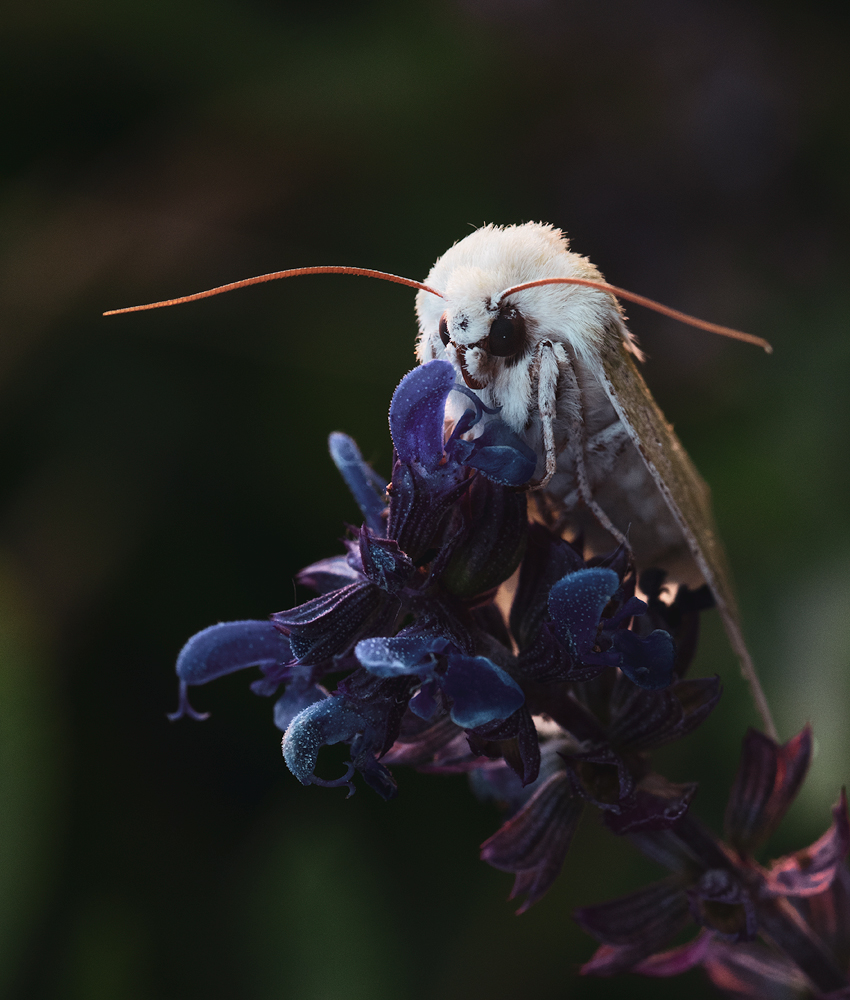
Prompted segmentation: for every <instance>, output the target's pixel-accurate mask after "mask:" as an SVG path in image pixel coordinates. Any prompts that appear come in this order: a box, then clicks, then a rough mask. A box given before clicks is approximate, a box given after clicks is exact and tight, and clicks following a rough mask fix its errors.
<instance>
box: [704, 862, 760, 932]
mask: <svg viewBox="0 0 850 1000" xmlns="http://www.w3.org/2000/svg"><path fill="white" fill-rule="evenodd" d="M688 905H689V906H690V910H691V915H692V916H693V918H694V920H696V922H697V923H699V924H702V926H703V927H708V928H709V929H710V930H712V931H714V933H715V934H719V935H720V936H721V937H723V938H725V939H726V940H727V941H752V939H753V938H754V937H755V936H756V932H757V931H758V921H757V919H756V908H755V904H754V902H753V900H752V898H751V896H750V894H749V891H748V890H747V889H746V888H745V887H744V886H743V885H741V883H740V882H739V881H738V879H737V878H736V876H735V875H734V874H733V873H732V872H731V871H729V870H728V869H726V868H710V869H709V870H708V871H705V872H703V873H702V875H701V876H700V877H699V880H698V881H697V883H696V885H694V886H692V887H691V888H689V889H688Z"/></svg>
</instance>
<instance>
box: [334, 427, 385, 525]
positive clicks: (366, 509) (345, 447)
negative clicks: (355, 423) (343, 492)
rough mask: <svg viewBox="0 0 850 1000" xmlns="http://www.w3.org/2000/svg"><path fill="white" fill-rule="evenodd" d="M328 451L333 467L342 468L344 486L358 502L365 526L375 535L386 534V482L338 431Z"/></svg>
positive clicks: (351, 442)
mask: <svg viewBox="0 0 850 1000" xmlns="http://www.w3.org/2000/svg"><path fill="white" fill-rule="evenodd" d="M328 449H329V451H330V453H331V458H332V459H333V462H334V465H335V466H336V467H337V469H339V471H340V475H341V476H342V478H343V479H344V480H345V485H346V486H347V487H348V488H349V489H350V490H351V495H352V496H353V497H354V499H355V501H356V502H357V506H358V507H359V508H360V510H361V512H362V514H363V518H364V520H365V521H366V524H367V525H368V526H369V527H370V528H371V529H372V531H374V532H375V533H376V534H379V535H382V534H384V532H385V531H386V521H385V519H384V510H385V508H386V506H387V503H386V500H385V498H384V490H386V488H387V484H386V482H384V480H382V479H381V477H380V476H378V475H377V473H376V472H375V471H374V470H373V469H372V468H371V466H369V465H368V464H367V463H366V462H364V461H363V456H362V455H361V454H360V449H359V448H358V447H357V445H356V443H355V442H354V440H353V439H352V438H350V437H349V436H348V435H347V434H340V433H339V432H336V433H334V434H331V436H330V437H329V438H328Z"/></svg>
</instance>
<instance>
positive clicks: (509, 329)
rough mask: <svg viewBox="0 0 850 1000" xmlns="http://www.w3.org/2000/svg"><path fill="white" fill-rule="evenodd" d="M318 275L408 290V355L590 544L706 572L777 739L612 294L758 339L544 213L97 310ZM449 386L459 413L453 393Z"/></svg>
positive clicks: (697, 497)
mask: <svg viewBox="0 0 850 1000" xmlns="http://www.w3.org/2000/svg"><path fill="white" fill-rule="evenodd" d="M318 273H347V274H359V275H365V276H368V277H380V278H384V279H386V280H390V281H395V282H399V283H401V284H405V285H410V286H413V287H415V288H417V289H418V294H417V297H416V312H417V317H418V321H419V337H418V341H417V345H416V356H417V359H418V360H419V362H420V363H425V362H427V361H430V360H433V359H435V358H444V359H446V360H448V361H449V362H451V364H452V365H453V366H454V368H455V370H456V372H457V375H458V382H463V383H464V384H465V385H466V387H467V388H468V389H470V390H472V392H474V393H475V394H476V395H477V396H478V397H479V398H480V399H481V401H482V402H483V403H484V404H486V406H487V407H489V408H491V409H494V410H497V411H498V415H499V417H500V418H501V419H502V420H504V421H505V422H506V423H507V424H508V426H510V428H511V429H512V430H514V431H515V432H516V433H518V434H520V435H521V436H522V437H524V439H525V440H526V442H527V443H528V444H529V445H530V446H531V447H532V448H533V449H534V451H535V452H536V454H537V455H538V465H537V470H536V474H535V480H534V483H533V487H534V488H536V489H537V490H540V491H545V493H546V494H547V495H548V497H549V498H551V500H552V501H554V503H555V504H557V505H558V507H559V509H560V510H561V511H562V512H563V521H564V523H565V526H567V525H568V526H569V528H570V529H571V530H573V531H581V532H582V533H583V535H584V537H585V539H586V540H587V542H588V544H589V546H590V547H591V548H592V549H595V550H597V551H606V550H608V549H610V548H611V547H612V543H613V544H618V543H619V544H624V545H627V546H628V547H629V548H630V549H631V551H632V553H633V555H634V558H635V562H636V564H637V566H638V567H639V568H648V567H658V568H660V569H664V570H666V571H667V573H668V578H669V579H670V581H671V582H673V583H683V584H687V585H689V586H695V585H699V584H701V583H703V582H704V583H706V584H708V586H709V588H710V589H711V592H712V594H713V596H714V600H715V604H716V606H717V609H718V611H719V613H720V616H721V619H722V621H723V624H724V627H725V629H726V633H727V635H728V638H729V641H730V644H731V646H732V648H733V649H734V651H735V653H736V654H737V656H738V658H739V660H740V663H741V668H742V671H743V673H744V676H745V677H746V679H747V680H748V682H749V684H750V687H751V689H752V693H753V697H754V700H755V703H756V708H757V709H758V712H759V715H760V716H761V718H762V722H763V724H764V726H765V730H766V732H767V733H768V735H770V736H772V737H773V738H777V734H776V729H775V726H774V724H773V722H772V719H771V716H770V711H769V709H768V706H767V702H766V699H765V697H764V693H763V691H762V689H761V685H760V683H759V680H758V677H757V675H756V672H755V668H754V666H753V663H752V660H751V658H750V655H749V652H748V650H747V646H746V643H745V641H744V637H743V633H742V630H741V625H740V617H739V613H738V609H737V604H736V601H735V597H734V592H733V589H732V586H731V582H730V574H729V570H728V568H727V564H726V558H725V555H724V552H723V548H722V545H721V543H720V541H719V539H718V537H717V531H716V528H715V524H714V518H713V515H712V512H711V502H710V496H709V490H708V486H707V485H706V483H705V482H704V480H703V479H702V477H701V476H700V474H699V473H698V472H697V470H696V468H695V466H694V465H693V463H692V462H691V460H690V458H689V457H688V454H687V452H686V451H685V449H684V448H683V446H682V444H681V443H680V441H679V439H678V437H677V436H676V434H675V433H674V431H673V428H672V427H671V426H670V424H669V423H668V422H667V421H666V420H665V418H664V415H663V414H662V412H661V410H660V409H659V407H658V405H657V403H656V402H655V400H654V399H653V397H652V394H651V393H650V391H649V389H648V387H647V385H646V383H645V382H644V380H643V377H642V376H641V374H640V372H639V371H638V369H637V366H636V362H638V361H640V360H642V357H643V356H642V354H641V351H640V349H639V348H638V346H637V342H636V340H635V338H634V337H633V336H632V334H631V333H630V331H629V330H628V328H627V326H626V323H625V318H624V314H623V310H622V307H621V305H620V300H621V299H625V300H628V301H635V302H638V303H640V304H642V305H648V306H650V307H651V308H654V309H656V310H658V311H660V312H663V313H666V314H667V315H671V316H673V317H674V318H677V319H680V320H683V321H685V322H687V323H690V324H692V325H696V326H700V327H702V328H705V329H708V330H711V331H713V332H716V333H721V334H724V335H726V336H732V337H735V338H737V339H741V340H746V341H750V342H752V343H756V344H759V345H760V346H762V347H764V348H765V350H767V351H770V345H769V344H767V343H766V342H765V341H763V340H761V339H760V338H758V337H753V336H751V335H750V334H744V333H740V332H739V331H735V330H730V329H729V328H727V327H721V326H717V325H716V324H712V323H706V322H704V321H701V320H696V319H694V318H693V317H690V316H686V315H685V314H683V313H679V312H678V311H677V310H673V309H670V308H668V307H666V306H661V305H660V304H659V303H655V302H652V301H651V300H648V299H645V298H644V297H642V296H639V295H635V294H634V293H631V292H627V291H625V290H624V289H620V288H617V287H616V286H613V285H609V284H608V283H607V282H605V280H604V279H603V277H602V275H601V274H600V272H599V271H598V270H597V269H596V267H594V265H593V264H591V263H590V261H589V260H587V258H585V257H582V256H580V255H579V254H576V253H573V252H572V251H571V250H570V249H569V245H568V241H567V239H566V237H565V236H564V234H563V233H562V232H561V231H560V230H558V229H556V228H554V227H553V226H550V225H545V224H542V223H526V224H524V225H517V226H505V227H500V226H492V225H490V226H484V227H482V228H480V229H477V230H475V231H474V232H472V233H471V234H469V235H468V236H466V237H465V238H464V239H462V240H460V241H459V242H458V243H456V244H455V245H454V246H453V247H451V249H449V250H448V251H447V252H446V253H445V254H444V255H443V256H442V257H440V258H439V259H438V260H437V262H436V263H435V264H434V266H433V267H432V268H431V271H430V273H429V274H428V277H427V278H426V280H425V282H424V283H423V282H417V281H413V280H412V279H409V278H402V277H399V276H397V275H389V274H385V273H383V272H379V271H372V270H369V269H365V268H349V267H341V266H334V267H307V268H295V269H292V270H288V271H277V272H273V273H271V274H266V275H260V276H258V277H256V278H248V279H245V280H244V281H238V282H233V283H232V284H229V285H223V286H220V287H218V288H214V289H210V290H209V291H207V292H198V293H196V294H194V295H188V296H183V297H181V298H178V299H169V300H166V301H163V302H155V303H150V304H149V305H145V306H134V307H130V308H129V309H119V310H112V311H111V312H110V313H106V314H104V315H111V314H113V313H119V312H131V311H136V310H139V309H153V308H157V307H159V306H165V305H177V304H180V303H183V302H189V301H193V300H195V299H199V298H205V297H207V296H209V295H215V294H218V293H220V292H224V291H230V290H232V289H235V288H240V287H244V286H246V285H250V284H256V283H259V282H264V281H271V280H274V279H277V278H283V277H291V276H296V275H304V274H318ZM453 396H458V402H457V404H455V405H457V406H458V407H459V409H458V411H457V412H456V413H455V414H454V416H455V417H457V416H459V415H460V412H462V408H463V405H464V404H463V401H462V397H461V396H460V394H453ZM447 415H448V416H449V418H451V417H452V414H451V412H449V411H447Z"/></svg>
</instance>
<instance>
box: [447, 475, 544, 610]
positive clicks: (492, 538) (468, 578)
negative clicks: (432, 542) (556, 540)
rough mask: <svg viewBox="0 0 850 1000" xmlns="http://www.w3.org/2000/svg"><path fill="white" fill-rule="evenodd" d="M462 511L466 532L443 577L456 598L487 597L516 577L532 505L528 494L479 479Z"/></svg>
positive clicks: (466, 499)
mask: <svg viewBox="0 0 850 1000" xmlns="http://www.w3.org/2000/svg"><path fill="white" fill-rule="evenodd" d="M458 506H459V508H460V510H461V511H462V514H463V519H464V522H465V525H466V530H465V533H464V535H463V536H462V538H461V540H460V542H459V543H458V544H457V545H456V547H454V550H453V553H452V556H451V559H450V560H449V562H448V564H447V565H446V567H445V569H443V570H442V572H441V573H440V583H441V585H442V586H443V587H444V588H445V589H446V590H447V591H448V592H449V593H451V594H453V595H454V596H455V597H460V598H471V597H476V596H477V595H479V594H486V593H488V592H489V591H491V590H494V589H495V588H496V587H498V586H499V584H501V583H503V582H504V581H505V580H507V578H508V577H509V576H510V575H511V574H512V573H513V572H514V570H515V569H516V568H517V566H518V565H519V563H520V560H521V559H522V555H523V552H524V550H525V539H526V534H527V532H528V504H527V501H526V495H525V493H517V492H515V491H513V490H507V489H505V488H504V487H502V486H497V485H495V484H494V483H491V482H490V481H489V480H487V479H483V478H482V477H480V476H477V477H476V478H475V479H474V480H473V481H472V484H471V486H470V488H469V491H468V492H467V493H466V495H465V496H463V497H461V499H460V501H459V503H458Z"/></svg>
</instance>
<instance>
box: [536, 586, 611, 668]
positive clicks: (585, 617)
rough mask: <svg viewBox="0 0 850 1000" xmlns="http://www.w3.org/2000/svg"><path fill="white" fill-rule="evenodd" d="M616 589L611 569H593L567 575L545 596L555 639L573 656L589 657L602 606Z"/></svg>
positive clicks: (603, 608)
mask: <svg viewBox="0 0 850 1000" xmlns="http://www.w3.org/2000/svg"><path fill="white" fill-rule="evenodd" d="M619 586H620V579H619V577H618V576H617V574H616V573H615V572H614V571H613V570H612V569H604V568H602V567H593V568H591V569H580V570H577V571H576V572H575V573H569V574H568V575H567V576H565V577H563V578H562V579H561V580H559V581H558V582H557V583H556V584H555V586H554V587H552V590H551V591H550V592H549V613H550V614H551V615H552V619H553V621H554V623H555V631H556V632H557V634H558V638H559V639H561V640H562V641H563V642H564V643H566V645H567V648H568V649H569V650H570V652H571V653H573V655H577V656H579V657H580V656H582V655H583V654H585V653H589V652H590V650H591V649H592V648H593V644H594V642H595V640H596V633H597V631H598V629H599V619H600V618H601V617H602V612H603V611H604V610H605V605H606V604H607V603H608V602H609V601H610V600H611V598H612V597H613V596H614V594H615V593H616V591H617V588H618V587H619Z"/></svg>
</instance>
